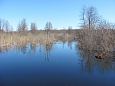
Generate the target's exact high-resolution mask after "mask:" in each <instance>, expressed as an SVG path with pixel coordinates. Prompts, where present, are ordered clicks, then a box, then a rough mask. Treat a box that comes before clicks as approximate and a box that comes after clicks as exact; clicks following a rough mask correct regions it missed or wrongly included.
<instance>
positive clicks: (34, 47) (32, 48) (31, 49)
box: [30, 43, 36, 52]
mask: <svg viewBox="0 0 115 86" xmlns="http://www.w3.org/2000/svg"><path fill="white" fill-rule="evenodd" d="M30 51H31V52H32V51H33V52H36V44H32V43H31V44H30Z"/></svg>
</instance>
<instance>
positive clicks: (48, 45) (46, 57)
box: [44, 43, 53, 61]
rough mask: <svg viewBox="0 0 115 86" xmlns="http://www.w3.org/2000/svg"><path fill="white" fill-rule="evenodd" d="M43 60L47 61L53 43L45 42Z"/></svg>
mask: <svg viewBox="0 0 115 86" xmlns="http://www.w3.org/2000/svg"><path fill="white" fill-rule="evenodd" d="M44 47H45V60H46V61H49V55H50V51H51V50H52V47H53V43H49V44H45V45H44Z"/></svg>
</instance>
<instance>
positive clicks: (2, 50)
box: [0, 46, 9, 53]
mask: <svg viewBox="0 0 115 86" xmlns="http://www.w3.org/2000/svg"><path fill="white" fill-rule="evenodd" d="M8 49H9V47H8V46H5V47H0V53H3V52H7V51H8Z"/></svg>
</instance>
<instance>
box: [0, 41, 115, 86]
mask: <svg viewBox="0 0 115 86" xmlns="http://www.w3.org/2000/svg"><path fill="white" fill-rule="evenodd" d="M29 49H30V48H29ZM39 49H40V47H39V46H38V47H36V52H30V51H29V50H28V49H27V51H28V52H27V53H26V54H23V53H22V52H20V51H19V50H16V49H10V50H9V51H8V52H6V53H2V54H0V83H6V84H10V85H16V86H17V84H18V85H22V84H21V83H20V82H23V83H26V84H25V85H33V83H34V84H38V85H40V83H41V84H42V85H54V86H59V85H60V86H61V85H63V86H64V85H65V84H67V85H68V84H71V85H72V86H76V85H78V84H79V85H84V84H85V86H86V85H93V86H94V85H99V84H100V83H102V84H103V85H104V86H105V85H113V84H114V80H115V74H114V73H115V72H114V71H112V70H109V71H105V72H103V71H102V72H101V71H99V68H94V70H93V71H92V72H87V71H85V70H81V67H82V66H81V65H82V64H81V63H80V55H79V51H78V49H76V43H75V42H72V49H71V48H70V47H68V43H67V42H66V43H65V44H64V45H63V43H61V42H59V43H56V44H54V45H53V47H52V49H51V51H50V52H49V57H48V58H49V60H48V61H47V60H45V55H44V54H46V52H44V51H45V48H43V47H41V51H40V50H39ZM39 51H40V52H39ZM84 67H86V66H84ZM94 67H95V66H94ZM85 69H86V68H85Z"/></svg>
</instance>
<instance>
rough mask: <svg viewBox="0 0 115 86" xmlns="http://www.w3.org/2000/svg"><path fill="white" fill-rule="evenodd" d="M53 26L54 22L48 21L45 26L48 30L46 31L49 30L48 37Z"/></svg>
mask: <svg viewBox="0 0 115 86" xmlns="http://www.w3.org/2000/svg"><path fill="white" fill-rule="evenodd" d="M52 28H53V27H52V23H51V22H47V23H46V26H45V30H46V32H47V38H48V36H49V34H50V30H51V29H52Z"/></svg>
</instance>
